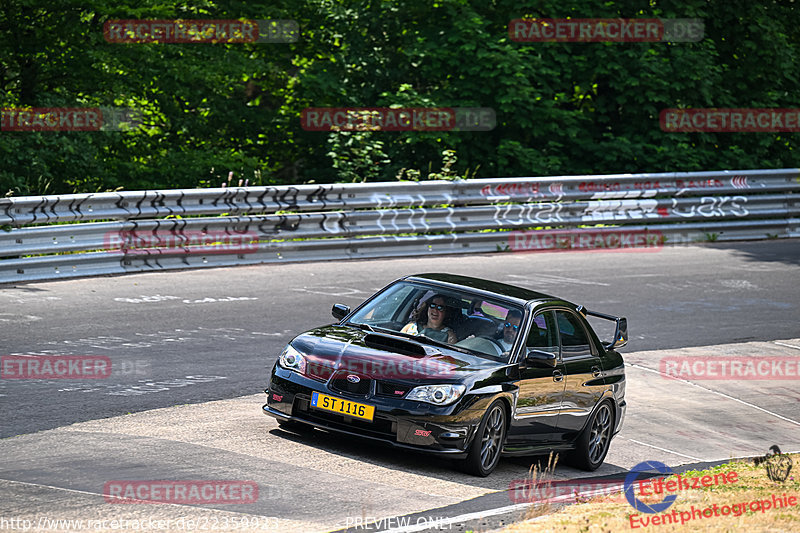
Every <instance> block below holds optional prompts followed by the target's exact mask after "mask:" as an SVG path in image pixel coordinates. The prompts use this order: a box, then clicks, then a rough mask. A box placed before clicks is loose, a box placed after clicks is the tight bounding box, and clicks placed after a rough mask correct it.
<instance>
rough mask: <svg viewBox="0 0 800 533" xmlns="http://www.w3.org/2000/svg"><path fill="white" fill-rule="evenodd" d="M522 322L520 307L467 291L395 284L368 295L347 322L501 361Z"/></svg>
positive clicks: (412, 284) (505, 357)
mask: <svg viewBox="0 0 800 533" xmlns="http://www.w3.org/2000/svg"><path fill="white" fill-rule="evenodd" d="M521 322H522V308H521V307H518V306H514V305H512V304H510V303H508V302H505V301H503V300H499V299H493V298H485V297H484V296H480V295H478V294H475V293H471V292H469V291H467V290H464V291H455V290H452V289H440V288H438V287H431V286H429V285H423V284H417V283H411V282H407V281H400V282H397V283H395V284H394V285H392V286H390V287H389V288H387V289H386V290H385V291H383V292H381V293H380V294H378V295H376V296H374V297H373V298H372V299H371V300H369V301H368V302H367V303H366V304H365V305H364V306H363V307H362V308H361V309H359V310H358V312H356V313H355V314H354V315H353V316H352V317H351V318H350V320H349V321H348V323H349V324H352V325H355V324H361V325H363V324H366V325H367V326H369V327H370V328H372V329H374V330H375V331H381V330H383V331H388V332H392V333H397V334H401V335H406V336H414V337H425V338H428V339H432V340H434V341H436V342H438V343H444V344H446V345H450V346H453V347H455V348H458V349H461V350H467V351H469V352H471V353H474V354H476V355H479V356H481V357H484V358H486V359H491V360H493V361H505V360H506V359H507V358H508V352H509V351H510V350H511V347H512V346H513V344H514V341H515V339H516V337H517V334H518V333H519V326H520V324H521Z"/></svg>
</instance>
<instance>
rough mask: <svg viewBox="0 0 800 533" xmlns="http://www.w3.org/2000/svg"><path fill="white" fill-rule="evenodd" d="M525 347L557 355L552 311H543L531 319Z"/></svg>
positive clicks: (556, 338)
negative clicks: (531, 322)
mask: <svg viewBox="0 0 800 533" xmlns="http://www.w3.org/2000/svg"><path fill="white" fill-rule="evenodd" d="M525 346H526V347H528V348H534V349H536V350H541V351H543V352H548V353H554V354H556V356H557V355H558V337H557V336H556V325H555V320H554V319H553V312H552V311H544V312H543V313H539V314H537V315H536V316H534V317H533V324H531V329H530V331H528V340H527V341H526V343H525Z"/></svg>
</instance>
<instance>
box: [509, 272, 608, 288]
mask: <svg viewBox="0 0 800 533" xmlns="http://www.w3.org/2000/svg"><path fill="white" fill-rule="evenodd" d="M508 277H509V278H518V279H522V280H525V281H528V282H531V283H573V284H576V285H600V286H601V287H608V286H609V285H610V284H609V283H603V282H602V281H587V280H585V279H576V278H568V277H566V276H553V275H550V274H531V275H529V276H521V275H519V274H509V275H508Z"/></svg>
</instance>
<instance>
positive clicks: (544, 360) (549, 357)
mask: <svg viewBox="0 0 800 533" xmlns="http://www.w3.org/2000/svg"><path fill="white" fill-rule="evenodd" d="M557 362H558V360H557V359H556V354H554V353H549V352H543V351H541V350H529V351H528V353H527V354H526V355H525V364H527V365H528V366H536V367H541V368H555V366H556V363H557Z"/></svg>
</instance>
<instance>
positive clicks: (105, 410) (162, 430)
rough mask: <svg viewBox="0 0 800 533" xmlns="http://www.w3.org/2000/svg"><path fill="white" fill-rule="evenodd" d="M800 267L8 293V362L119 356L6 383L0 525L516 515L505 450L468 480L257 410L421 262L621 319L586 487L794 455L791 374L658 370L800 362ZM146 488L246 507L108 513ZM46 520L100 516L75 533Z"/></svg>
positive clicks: (508, 260) (607, 266) (589, 270)
mask: <svg viewBox="0 0 800 533" xmlns="http://www.w3.org/2000/svg"><path fill="white" fill-rule="evenodd" d="M799 266H800V241H774V242H759V243H740V244H708V245H704V246H695V247H687V248H667V249H664V250H661V251H659V252H650V253H619V252H618V253H608V252H606V253H601V252H598V253H580V252H574V253H552V254H537V253H532V254H491V255H481V256H474V257H469V256H452V257H436V258H413V259H401V260H398V259H395V260H386V261H358V262H346V263H332V262H329V263H315V264H286V265H269V266H257V267H243V268H227V269H214V270H207V271H186V272H170V273H165V274H162V273H154V274H142V275H130V276H124V277H113V278H94V279H83V280H71V281H61V282H48V283H35V284H29V285H20V286H17V287H10V286H5V287H0V355H19V356H25V355H35V354H52V355H56V354H57V355H96V356H105V357H108V358H109V359H110V361H111V364H112V372H111V375H110V376H109V377H108V378H106V379H97V380H83V381H71V380H52V381H41V380H16V379H0V406H2V407H0V409H2V411H1V413H2V436H3V437H6V438H3V439H2V440H0V455H2V456H3V457H4V459H5V460H4V461H3V462H2V463H0V518H6V519H7V518H12V519H16V520H29V521H30V523H31V524H33V527H32V528H31V529H30V530H32V531H53V530H85V531H88V530H92V531H96V530H104V531H106V530H112V529H113V528H114V526H113V525H112V524H111V523H110V522H109V521H110V520H112V519H116V520H119V521H123V520H137V521H140V522H141V523H144V521H148V527H145V528H144V529H146V530H150V531H176V530H182V531H190V530H192V531H194V530H205V531H232V530H247V531H282V532H284V531H286V532H295V531H296V532H298V533H299V532H308V531H331V530H334V529H339V528H348V527H349V528H351V530H354V531H363V530H364V528H363V524H364V523H365V522H369V521H372V522H374V524H373V527H371V528H370V529H373V530H374V529H392V528H394V527H397V526H399V525H402V524H408V523H412V524H417V525H419V524H420V523H421V524H422V525H423V526H425V525H426V524H427V523H434V522H435V521H436V520H438V519H441V518H445V519H447V520H450V522H447V525H446V526H443V527H444V529H445V530H448V531H464V530H466V529H475V528H477V529H481V530H483V529H491V528H496V527H499V526H501V525H503V524H504V523H508V521H509V520H516V519H519V518H520V516H521V515H522V514H524V512H525V510H526V509H527V504H524V503H523V504H519V503H515V500H514V499H513V497H512V493H510V492H508V489H509V487H512V486H514V483H516V482H520V481H522V480H524V479H526V478H527V477H528V475H529V469H530V468H531V466H532V465H533V464H535V463H536V461H537V459H536V458H513V459H504V460H503V461H501V463H500V465H499V466H498V469H497V470H496V471H495V472H494V473H493V474H492V476H490V477H488V478H485V479H484V478H475V477H472V476H467V475H465V474H462V473H460V472H458V471H457V470H455V469H454V468H453V465H451V464H450V463H449V462H447V461H442V460H440V459H437V458H435V457H430V456H425V455H421V454H408V453H397V451H396V450H392V449H389V448H382V447H376V446H373V445H371V444H368V443H364V442H361V441H358V440H353V439H348V438H345V437H340V436H336V435H327V434H324V433H322V432H319V431H316V432H314V434H313V435H308V436H300V435H294V434H292V433H288V432H286V431H283V430H281V429H279V428H278V427H277V424H276V423H275V421H274V420H273V419H272V418H269V417H265V416H263V415H262V414H261V412H260V405H261V403H263V398H264V396H263V394H259V392H260V391H261V390H262V389H263V387H264V385H265V382H266V377H267V375H268V372H269V369H270V368H271V366H272V364H273V363H274V361H275V358H276V357H277V354H278V353H279V351H280V350H281V349H282V347H283V346H284V345H285V343H286V342H288V341H289V340H290V339H291V338H292V336H293V335H294V334H296V333H299V332H301V331H303V330H305V329H308V328H310V327H313V326H316V325H319V324H323V323H329V322H330V321H331V318H330V314H329V313H330V306H331V304H332V303H334V302H343V303H346V304H349V305H356V304H358V303H359V302H360V301H362V300H363V299H364V298H365V297H367V296H368V295H369V294H371V293H372V292H373V291H375V290H377V289H379V288H381V287H382V286H384V285H385V284H386V283H388V282H390V281H392V280H393V279H395V278H397V277H400V276H402V275H405V274H408V273H419V272H431V271H440V272H452V273H459V274H468V275H474V276H481V277H486V278H491V279H495V280H498V281H505V282H510V283H516V284H519V285H523V286H526V287H531V288H534V289H538V290H540V291H542V292H545V293H550V294H555V295H559V296H562V297H564V298H567V299H570V300H572V301H574V302H576V303H583V304H585V305H586V306H587V307H588V308H589V309H595V310H598V311H605V312H608V313H614V314H620V315H624V316H627V317H628V319H629V327H630V334H631V340H630V342H629V345H628V347H626V348H625V349H624V350H623V353H624V354H626V364H627V368H626V374H627V376H628V388H627V394H626V398H627V400H628V405H629V407H628V415H627V418H626V421H625V426H624V428H623V431H622V433H620V434H619V435H618V436H617V437H616V438H615V439H614V441H613V442H612V445H611V450H610V451H609V455H608V457H607V458H606V462H605V464H604V465H603V466H602V467H601V468H600V470H598V471H597V472H596V474H598V475H618V474H621V473H624V472H625V471H626V470H627V469H630V468H632V467H633V466H634V465H636V464H638V463H640V462H641V461H645V460H648V461H652V460H657V461H661V462H664V463H665V464H667V465H670V466H672V467H673V468H674V469H675V471H681V470H685V469H688V468H693V467H695V466H699V465H703V464H708V463H713V462H718V461H720V460H724V459H726V458H728V457H731V456H748V455H756V454H761V453H763V452H765V451H766V449H767V448H768V447H769V446H770V445H772V444H779V445H780V446H781V447H782V448H783V449H784V451H796V450H798V449H800V421H798V420H797V415H796V410H797V409H796V406H797V402H798V401H800V389H798V386H797V383H798V382H797V380H796V379H794V380H779V381H758V380H755V381H754V380H749V381H744V382H737V381H731V380H728V381H700V382H693V381H687V380H680V381H675V380H672V379H665V377H664V375H663V374H661V373H660V372H659V370H660V361H661V360H662V359H663V358H665V357H687V358H697V359H698V360H701V359H706V358H707V357H709V356H725V357H730V356H739V357H751V356H754V355H761V356H776V357H784V358H785V357H791V358H795V359H796V358H797V356H798V354H800V326H799V325H798V324H800V322H799V321H798V312H797V302H798V292H800V289H799V288H798V287H799V285H800V284H798V283H797V281H798V280H800V276H798V273H800V268H799ZM212 400H218V401H212ZM158 408H161V409H158ZM554 476H555V478H556V479H569V480H572V481H571V482H577V481H576V479H579V478H583V477H585V476H586V474H585V473H583V472H579V471H577V470H573V469H571V468H569V467H565V466H558V467H557V469H556V471H555V472H554ZM148 479H149V480H156V482H158V480H180V479H184V480H225V479H227V480H243V481H244V480H247V481H250V482H252V483H255V484H257V485H258V487H259V497H258V499H257V501H255V502H252V503H246V504H241V505H230V504H226V503H224V502H223V503H219V504H209V505H187V504H183V505H175V504H141V505H119V504H115V503H112V502H107V501H104V498H103V493H104V491H105V488H104V487H105V484H106V483H108V482H109V481H113V480H148ZM765 479H766V477H765ZM398 517H400V518H398ZM470 517H471V518H470ZM401 518H402V519H401ZM59 519H65V520H66V519H74V520H84V521H85V520H87V519H96V520H106V521H107V522H105V525H102V526H101V525H98V524H97V523H95V525H94V526H90V525H88V524H87V523H86V522H84V523H83V525H82V526H80V527H78V526H77V525H75V524H72V525H70V526H69V527H68V526H66V525H64V524H58V523H56V522H53V521H54V520H59ZM244 520H246V521H247V522H246V524H247V527H241V525H242V524H243V523H245V522H243V521H244ZM149 521H155V522H153V523H152V524H151V522H149ZM234 523H236V524H238V526H239V527H233V524H234ZM164 524H165V525H164ZM17 525H19V523H17ZM138 529H140V530H142V528H141V527H140V528H138Z"/></svg>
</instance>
